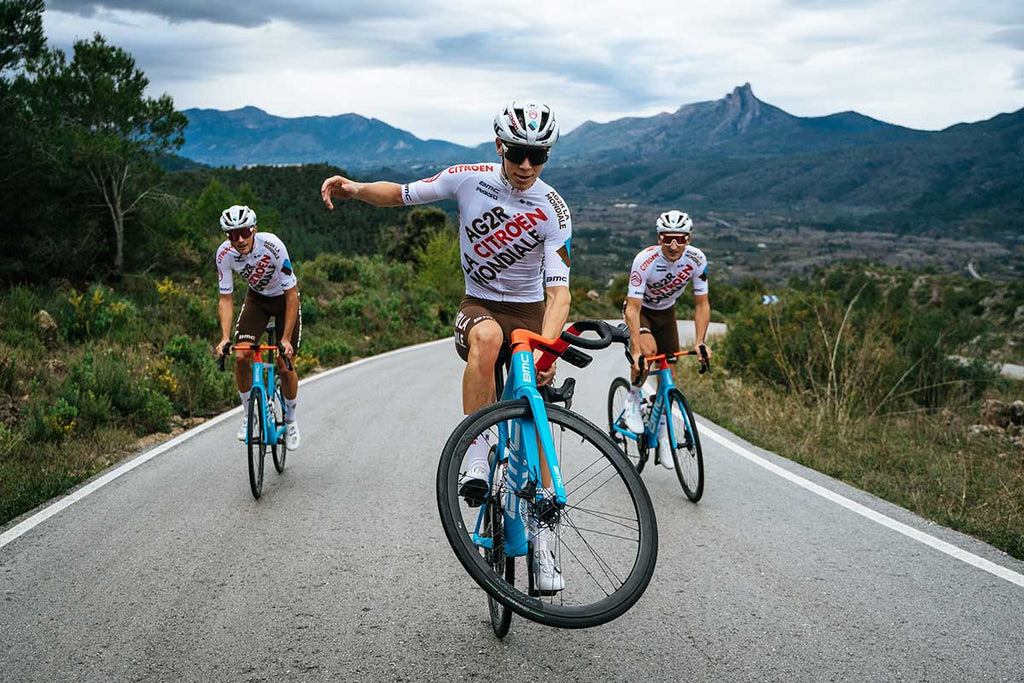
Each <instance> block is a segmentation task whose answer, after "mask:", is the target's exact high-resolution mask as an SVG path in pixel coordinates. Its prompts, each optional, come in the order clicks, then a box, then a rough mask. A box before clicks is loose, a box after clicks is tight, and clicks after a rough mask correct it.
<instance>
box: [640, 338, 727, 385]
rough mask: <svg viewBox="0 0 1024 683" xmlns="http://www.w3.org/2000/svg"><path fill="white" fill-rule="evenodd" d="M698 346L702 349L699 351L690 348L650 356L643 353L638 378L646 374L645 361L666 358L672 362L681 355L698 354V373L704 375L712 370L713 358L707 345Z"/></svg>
mask: <svg viewBox="0 0 1024 683" xmlns="http://www.w3.org/2000/svg"><path fill="white" fill-rule="evenodd" d="M698 348H699V349H700V351H699V352H698V351H692V350H690V351H676V352H675V353H659V354H658V355H656V356H651V357H649V358H648V357H646V356H643V355H641V356H640V359H639V360H640V374H639V375H638V376H637V379H640V378H641V377H643V376H644V371H645V369H646V368H645V365H644V364H645V363H650V362H652V361H658V360H662V359H665V361H666V362H668V363H671V362H673V361H675V359H676V358H678V357H679V356H698V355H699V356H700V359H699V360H700V369H699V370H698V371H697V372H698V374H701V375H703V374H704V373H705V372H711V359H710V358H708V349H707V347H706V346H704V344H701V345H700V346H699V347H698Z"/></svg>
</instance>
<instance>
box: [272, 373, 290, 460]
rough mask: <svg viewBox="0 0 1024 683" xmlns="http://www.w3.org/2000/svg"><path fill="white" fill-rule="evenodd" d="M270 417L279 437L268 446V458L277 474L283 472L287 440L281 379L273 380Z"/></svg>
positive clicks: (286, 455)
mask: <svg viewBox="0 0 1024 683" xmlns="http://www.w3.org/2000/svg"><path fill="white" fill-rule="evenodd" d="M270 416H271V418H273V420H274V431H275V433H277V434H280V435H281V436H280V437H279V438H278V439H277V440H275V441H274V442H273V443H272V444H270V456H271V458H272V459H273V461H274V469H275V470H277V473H278V474H281V473H282V472H284V461H285V459H287V457H288V440H287V439H286V438H285V432H283V431H281V430H282V429H283V428H284V394H282V393H281V378H280V377H275V378H274V402H273V403H272V404H271V406H270Z"/></svg>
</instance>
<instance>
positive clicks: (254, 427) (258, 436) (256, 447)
mask: <svg viewBox="0 0 1024 683" xmlns="http://www.w3.org/2000/svg"><path fill="white" fill-rule="evenodd" d="M264 400H266V399H264V398H263V392H262V391H260V390H259V389H254V390H253V391H252V393H251V394H250V396H249V417H248V424H249V437H248V438H247V439H246V441H247V442H248V449H249V490H250V491H252V497H253V498H256V499H259V497H260V496H261V495H262V494H263V459H264V458H265V457H266V454H267V444H266V439H265V438H264V436H265V431H264V427H265V426H266V425H264V424H263V401H264Z"/></svg>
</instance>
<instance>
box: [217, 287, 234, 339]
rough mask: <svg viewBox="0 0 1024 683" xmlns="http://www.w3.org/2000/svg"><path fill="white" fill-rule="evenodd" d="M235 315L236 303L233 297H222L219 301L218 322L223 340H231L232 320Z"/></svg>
mask: <svg viewBox="0 0 1024 683" xmlns="http://www.w3.org/2000/svg"><path fill="white" fill-rule="evenodd" d="M234 315H235V303H234V301H232V299H231V297H230V296H228V297H224V296H222V297H220V298H219V299H218V300H217V320H218V321H219V322H220V335H221V339H231V319H232V318H233V317H234Z"/></svg>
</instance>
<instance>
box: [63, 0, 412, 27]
mask: <svg viewBox="0 0 1024 683" xmlns="http://www.w3.org/2000/svg"><path fill="white" fill-rule="evenodd" d="M410 7H411V9H410ZM47 8H48V9H54V10H60V11H61V12H67V13H69V14H77V15H79V16H83V17H94V16H97V15H98V14H100V13H101V12H103V11H105V10H130V11H133V12H145V13H147V14H152V15H154V16H158V17H163V18H164V19H167V20H168V21H171V22H186V21H209V22H213V23H217V24H226V25H229V26H240V27H245V28H253V27H256V26H262V25H264V24H267V23H269V22H270V21H272V20H275V19H278V20H282V21H288V22H291V23H295V24H301V25H321V26H322V25H323V24H325V23H331V22H333V23H350V22H353V21H362V20H365V19H368V18H370V19H372V18H376V17H388V16H405V17H408V16H417V15H422V14H423V12H424V9H423V8H422V6H419V5H415V4H413V5H410V4H409V3H404V2H401V0H376V1H365V2H358V3H357V2H347V1H346V2H343V3H342V2H330V1H328V0H323V1H321V2H280V1H279V0H249V1H248V2H244V3H242V2H210V1H207V0H104V2H94V1H93V0H50V2H48V3H47Z"/></svg>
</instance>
